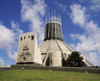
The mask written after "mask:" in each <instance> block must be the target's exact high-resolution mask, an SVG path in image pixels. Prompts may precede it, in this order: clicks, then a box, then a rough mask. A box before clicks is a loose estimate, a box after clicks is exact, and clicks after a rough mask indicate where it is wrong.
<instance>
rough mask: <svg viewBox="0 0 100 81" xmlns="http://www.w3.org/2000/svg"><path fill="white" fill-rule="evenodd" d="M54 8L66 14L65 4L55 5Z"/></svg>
mask: <svg viewBox="0 0 100 81" xmlns="http://www.w3.org/2000/svg"><path fill="white" fill-rule="evenodd" d="M55 4H56V6H57V7H58V8H59V9H60V10H61V11H62V12H66V11H67V6H66V5H65V4H62V3H59V4H58V3H55Z"/></svg>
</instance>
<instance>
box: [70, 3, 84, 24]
mask: <svg viewBox="0 0 100 81" xmlns="http://www.w3.org/2000/svg"><path fill="white" fill-rule="evenodd" d="M70 9H71V10H72V13H71V18H72V19H73V23H74V24H79V25H81V26H83V25H84V23H85V9H86V8H85V7H83V8H82V7H81V6H80V5H79V4H75V5H71V6H70Z"/></svg>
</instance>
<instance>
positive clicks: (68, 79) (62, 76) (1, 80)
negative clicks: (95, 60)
mask: <svg viewBox="0 0 100 81" xmlns="http://www.w3.org/2000/svg"><path fill="white" fill-rule="evenodd" d="M0 81H100V74H92V73H77V72H60V71H45V70H28V69H27V70H25V69H24V70H8V71H1V72H0Z"/></svg>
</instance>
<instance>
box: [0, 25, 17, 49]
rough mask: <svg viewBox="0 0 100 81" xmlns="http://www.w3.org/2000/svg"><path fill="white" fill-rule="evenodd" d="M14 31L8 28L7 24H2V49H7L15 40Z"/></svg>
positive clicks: (0, 28) (0, 36) (0, 38)
mask: <svg viewBox="0 0 100 81" xmlns="http://www.w3.org/2000/svg"><path fill="white" fill-rule="evenodd" d="M14 35H15V34H14V33H13V32H12V31H11V30H10V29H8V28H6V26H4V25H2V24H0V49H7V48H8V47H10V45H11V43H12V42H13V41H14V38H13V37H14Z"/></svg>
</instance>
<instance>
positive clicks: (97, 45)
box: [0, 0, 100, 65]
mask: <svg viewBox="0 0 100 81" xmlns="http://www.w3.org/2000/svg"><path fill="white" fill-rule="evenodd" d="M53 11H55V12H56V15H61V19H62V31H63V39H64V41H65V42H66V43H67V44H68V45H69V46H70V47H72V48H73V49H74V50H77V51H79V52H81V53H82V54H84V55H86V58H87V59H88V60H89V61H90V62H91V63H93V64H94V65H100V17H99V14H100V0H0V65H11V64H15V63H16V55H17V47H18V39H19V34H21V33H26V32H31V31H36V32H37V35H38V42H39V44H40V43H42V42H43V38H44V28H45V17H46V16H47V15H48V14H51V13H52V12H53Z"/></svg>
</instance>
